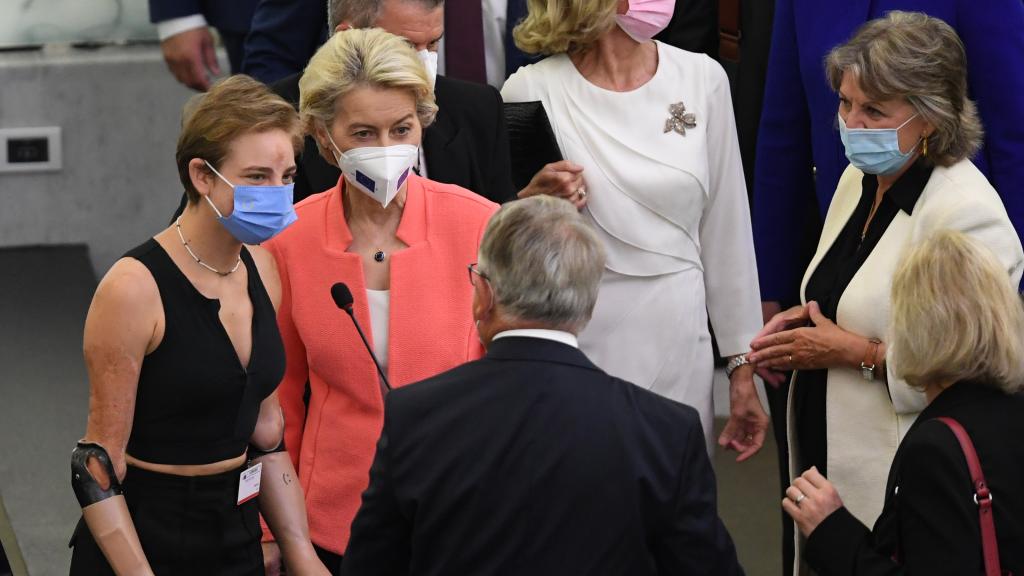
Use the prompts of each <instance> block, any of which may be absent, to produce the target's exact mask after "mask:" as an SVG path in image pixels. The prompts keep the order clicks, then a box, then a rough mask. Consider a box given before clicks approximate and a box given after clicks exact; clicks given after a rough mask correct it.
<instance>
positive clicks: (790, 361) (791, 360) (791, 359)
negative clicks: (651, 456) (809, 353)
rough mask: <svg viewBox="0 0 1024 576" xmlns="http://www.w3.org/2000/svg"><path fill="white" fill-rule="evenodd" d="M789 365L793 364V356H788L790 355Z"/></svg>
mask: <svg viewBox="0 0 1024 576" xmlns="http://www.w3.org/2000/svg"><path fill="white" fill-rule="evenodd" d="M789 363H790V364H792V363H793V355H792V354H790V355H789Z"/></svg>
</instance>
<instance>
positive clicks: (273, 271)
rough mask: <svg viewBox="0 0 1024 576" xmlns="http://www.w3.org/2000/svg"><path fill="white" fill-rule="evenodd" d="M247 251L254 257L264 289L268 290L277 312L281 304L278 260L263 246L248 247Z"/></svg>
mask: <svg viewBox="0 0 1024 576" xmlns="http://www.w3.org/2000/svg"><path fill="white" fill-rule="evenodd" d="M246 249H248V250H249V254H251V255H252V261H253V262H255V263H256V271H257V272H258V273H259V275H260V280H261V281H262V282H263V287H264V288H266V289H267V294H268V295H269V296H270V301H271V302H272V303H273V304H274V309H275V310H276V309H277V307H278V305H279V304H280V303H281V278H280V276H279V275H278V273H277V260H275V259H274V255H273V254H271V253H270V251H269V250H267V249H266V248H264V247H262V246H249V245H246Z"/></svg>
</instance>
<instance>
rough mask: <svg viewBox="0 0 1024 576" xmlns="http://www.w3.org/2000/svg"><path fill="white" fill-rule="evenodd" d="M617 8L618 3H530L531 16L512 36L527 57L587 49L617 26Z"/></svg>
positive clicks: (607, 0) (602, 0)
mask: <svg viewBox="0 0 1024 576" xmlns="http://www.w3.org/2000/svg"><path fill="white" fill-rule="evenodd" d="M617 5H618V2H617V0H527V2H526V6H527V8H528V9H529V13H528V14H527V15H526V18H524V19H523V21H522V22H520V23H519V25H517V26H516V27H515V30H513V31H512V37H513V39H515V42H516V46H518V47H519V49H520V50H522V51H523V52H526V53H528V54H561V53H563V52H578V51H581V50H586V49H587V48H590V46H592V45H593V44H594V42H597V39H598V38H600V37H601V35H603V34H604V33H605V32H607V31H608V30H611V28H612V26H614V25H615V8H616V7H617Z"/></svg>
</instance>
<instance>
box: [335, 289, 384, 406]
mask: <svg viewBox="0 0 1024 576" xmlns="http://www.w3.org/2000/svg"><path fill="white" fill-rule="evenodd" d="M331 298H333V299H334V304H335V305H336V306H337V307H338V308H341V309H342V310H344V311H345V313H346V314H348V317H349V318H351V319H352V324H354V325H355V327H356V331H357V332H359V337H360V338H362V339H363V346H365V347H366V351H367V352H369V353H370V359H371V360H373V365H374V366H376V367H377V373H378V374H380V379H381V382H383V383H384V388H386V390H385V391H384V393H385V394H386V393H387V392H388V391H390V390H391V383H389V382H388V377H387V376H386V375H384V370H383V369H382V368H381V367H380V362H379V361H378V360H377V355H376V354H374V353H373V348H372V347H371V346H370V342H369V341H368V340H367V339H366V334H363V329H362V328H360V327H359V321H358V320H356V315H355V313H354V312H353V310H352V302H353V299H352V291H351V290H349V289H348V286H347V285H345V283H344V282H338V283H337V284H335V285H334V286H331Z"/></svg>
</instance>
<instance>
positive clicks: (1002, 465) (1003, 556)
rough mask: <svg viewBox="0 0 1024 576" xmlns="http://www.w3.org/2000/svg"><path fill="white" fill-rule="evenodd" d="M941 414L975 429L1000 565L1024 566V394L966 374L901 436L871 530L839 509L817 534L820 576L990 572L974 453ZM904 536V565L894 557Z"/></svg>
mask: <svg viewBox="0 0 1024 576" xmlns="http://www.w3.org/2000/svg"><path fill="white" fill-rule="evenodd" d="M939 416H951V417H953V418H954V419H956V420H957V421H958V422H960V424H961V425H962V426H963V427H964V428H965V429H966V430H967V433H968V434H970V436H971V441H972V442H973V443H974V447H975V449H976V450H977V452H978V460H979V461H980V462H981V468H982V471H983V472H984V474H985V479H986V480H987V482H988V485H989V488H990V489H991V490H992V495H993V499H992V504H993V511H994V512H993V514H994V517H995V524H996V532H997V533H998V541H999V555H1000V561H1001V563H1002V568H1003V570H1010V571H1012V572H1013V573H1014V574H1024V442H1022V441H1021V438H1024V394H1017V395H1015V396H1006V395H1005V394H1002V393H1000V392H998V391H996V390H994V389H991V388H987V387H985V386H984V385H982V384H973V383H960V384H956V385H955V386H953V387H951V388H949V389H947V390H945V391H944V392H942V393H941V394H939V396H938V397H937V398H936V399H935V400H934V401H933V402H932V403H931V404H930V405H929V406H928V407H927V408H925V410H924V411H923V412H921V415H920V416H919V417H918V419H917V421H916V422H915V423H914V425H913V426H912V427H911V428H910V431H909V432H908V433H907V436H906V437H905V438H904V439H903V442H902V443H901V444H900V448H899V450H898V451H897V452H896V457H895V458H894V460H893V465H892V470H891V471H890V473H889V483H888V487H887V488H886V490H887V492H886V494H887V496H886V500H885V505H884V507H883V509H882V514H881V516H879V518H878V521H877V522H876V523H875V528H874V530H873V531H872V532H868V529H867V527H865V526H864V525H863V524H861V523H860V522H859V521H858V520H857V519H856V518H854V517H853V516H852V515H851V514H850V513H849V512H847V511H846V509H845V508H841V509H839V510H838V511H836V512H835V513H833V514H832V515H830V516H829V517H828V518H826V519H825V520H824V522H822V523H821V524H820V525H819V526H818V528H817V529H815V531H814V532H812V533H811V537H810V538H809V540H808V543H807V544H808V546H807V561H808V563H810V564H811V566H812V567H813V568H814V569H815V570H817V571H819V572H820V573H821V575H822V576H835V575H850V576H853V575H858V576H873V575H883V574H884V575H896V574H910V575H917V574H923V575H925V574H926V575H928V576H945V575H948V576H966V575H974V574H984V570H983V564H982V558H981V529H980V528H979V523H978V507H977V506H976V505H975V504H974V500H973V498H972V494H973V493H974V489H973V485H972V482H971V477H970V473H969V472H968V469H967V462H966V460H964V456H963V452H962V451H961V450H960V444H959V443H958V442H957V440H956V437H955V436H954V435H953V433H952V432H951V431H950V430H949V428H948V427H947V426H946V425H945V424H943V423H941V422H937V421H934V420H933V419H934V418H938V417H939ZM897 487H899V495H898V496H897V495H896V494H895V493H896V488H897ZM840 496H842V494H840ZM897 545H898V546H899V549H900V551H901V554H902V557H903V560H904V564H903V566H902V567H900V566H898V565H896V564H895V563H894V562H893V561H892V560H891V559H890V558H891V556H892V554H893V552H894V551H895V550H896V548H897Z"/></svg>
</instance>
